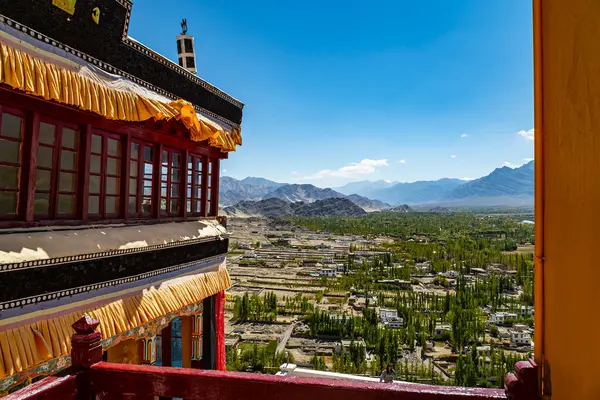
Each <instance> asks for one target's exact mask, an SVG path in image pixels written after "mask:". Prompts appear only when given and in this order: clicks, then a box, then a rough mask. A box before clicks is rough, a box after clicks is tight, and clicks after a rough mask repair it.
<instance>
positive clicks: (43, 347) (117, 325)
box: [0, 266, 231, 379]
mask: <svg viewBox="0 0 600 400" xmlns="http://www.w3.org/2000/svg"><path fill="white" fill-rule="evenodd" d="M230 286H231V280H230V278H229V273H228V272H227V269H226V268H225V267H224V266H221V267H220V268H219V269H218V270H217V271H212V272H207V273H202V274H199V275H194V276H184V277H181V278H176V279H175V280H174V282H172V283H170V284H169V285H168V286H165V287H163V286H159V287H158V289H155V288H151V289H149V290H144V291H143V293H141V294H137V295H133V296H129V297H125V298H121V299H118V300H116V301H112V302H109V303H108V304H104V305H101V306H96V307H94V306H91V307H90V308H87V309H86V308H85V307H84V308H83V309H82V308H80V309H78V310H77V311H69V310H68V309H66V310H49V311H48V312H52V311H54V313H55V314H56V313H57V312H58V313H59V316H50V317H48V318H44V316H43V315H40V316H38V318H36V322H33V323H27V322H24V324H23V325H22V326H18V321H2V322H3V323H4V324H6V322H9V323H11V325H13V326H14V325H17V326H18V327H12V328H11V329H4V330H3V328H2V326H1V325H0V379H2V378H4V377H6V376H11V375H14V374H17V373H20V372H21V371H24V370H27V369H29V368H32V367H34V366H36V365H38V364H40V363H41V362H43V361H46V360H48V359H51V358H57V357H61V356H65V355H68V354H69V353H70V351H71V336H72V335H73V333H74V332H73V329H72V328H71V325H72V324H73V323H75V321H77V320H78V319H79V318H81V316H82V315H84V314H87V315H90V316H92V317H93V318H95V319H97V320H98V321H100V327H99V331H100V332H101V333H102V337H103V339H107V338H110V337H113V336H116V335H118V334H119V333H123V332H126V331H129V330H131V329H134V328H137V327H139V326H141V325H144V324H146V323H148V322H149V321H152V320H155V319H157V318H161V317H163V316H165V315H166V314H168V313H172V312H175V311H177V310H180V309H181V308H183V307H186V306H188V305H190V304H195V303H198V302H200V301H201V300H203V299H205V298H207V297H209V296H212V295H214V294H217V293H219V292H221V291H224V290H226V289H227V288H229V287H230ZM99 300H101V299H99ZM60 308H64V307H60ZM24 318H28V316H27V315H25V316H23V317H21V318H20V319H24Z"/></svg>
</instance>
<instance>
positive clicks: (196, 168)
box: [194, 157, 202, 171]
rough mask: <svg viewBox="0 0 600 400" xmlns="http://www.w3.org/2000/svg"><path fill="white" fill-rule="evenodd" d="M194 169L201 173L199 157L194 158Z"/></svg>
mask: <svg viewBox="0 0 600 400" xmlns="http://www.w3.org/2000/svg"><path fill="white" fill-rule="evenodd" d="M194 164H196V165H194V169H195V170H196V171H202V159H201V158H200V157H194Z"/></svg>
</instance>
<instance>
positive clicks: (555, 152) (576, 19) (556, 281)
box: [534, 0, 600, 400]
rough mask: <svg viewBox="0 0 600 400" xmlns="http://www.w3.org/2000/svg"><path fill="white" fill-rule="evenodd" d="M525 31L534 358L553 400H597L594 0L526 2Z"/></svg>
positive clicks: (599, 120)
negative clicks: (532, 120) (528, 30)
mask: <svg viewBox="0 0 600 400" xmlns="http://www.w3.org/2000/svg"><path fill="white" fill-rule="evenodd" d="M534 32H535V35H534V37H535V64H536V65H535V68H536V69H535V72H536V125H535V128H536V132H535V134H536V135H535V136H536V160H535V162H536V235H537V236H536V247H537V249H536V255H537V256H539V257H543V259H544V262H543V267H542V266H541V264H540V265H539V266H538V268H543V282H542V281H541V279H540V278H541V276H540V275H541V274H539V273H538V274H537V275H536V292H537V293H536V336H535V345H536V360H537V361H538V364H540V363H543V359H542V357H544V358H545V361H546V362H547V364H546V365H547V366H548V367H549V368H548V369H547V370H546V371H545V372H544V376H545V377H547V376H550V378H551V379H550V382H549V383H550V384H551V388H550V389H551V395H552V399H553V400H555V399H556V400H563V399H564V400H567V399H569V400H570V399H577V400H583V399H600V346H599V345H598V343H597V341H598V336H597V335H598V332H600V329H599V328H600V315H599V313H600V257H599V256H600V1H599V0H569V1H567V0H534ZM540 222H541V223H540ZM542 301H543V304H541V302H542ZM538 311H543V312H542V313H539V315H538Z"/></svg>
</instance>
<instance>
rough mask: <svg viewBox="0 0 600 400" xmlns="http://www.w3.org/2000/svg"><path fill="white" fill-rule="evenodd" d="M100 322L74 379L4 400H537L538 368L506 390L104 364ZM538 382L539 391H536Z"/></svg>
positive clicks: (83, 342) (78, 339)
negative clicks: (170, 399) (98, 329)
mask: <svg viewBox="0 0 600 400" xmlns="http://www.w3.org/2000/svg"><path fill="white" fill-rule="evenodd" d="M97 326H98V322H97V321H94V320H92V319H91V318H89V317H83V318H82V319H81V320H79V321H77V322H76V323H75V324H74V325H73V328H74V329H75V330H76V332H77V333H76V334H74V335H73V338H72V344H73V346H72V347H73V349H72V353H71V356H72V364H73V366H72V367H71V371H70V375H67V376H63V377H48V378H45V379H43V380H41V381H39V382H36V383H34V384H32V385H30V386H27V387H26V388H24V389H22V390H20V391H18V392H15V393H12V394H10V395H8V396H7V397H6V398H5V400H16V399H19V400H92V399H102V400H116V399H122V400H124V399H127V400H152V399H154V397H155V396H160V397H166V398H173V397H177V398H183V399H186V400H245V399H248V400H254V399H256V400H281V399H286V400H307V399H328V400H376V399H377V400H386V399H389V400H432V399H445V400H484V399H511V400H533V399H536V398H537V379H538V378H537V370H536V367H535V365H534V364H532V363H527V362H520V363H517V366H516V369H515V374H509V375H508V376H507V379H506V384H507V390H506V391H504V390H499V389H482V388H463V387H455V386H431V385H420V384H412V383H410V384H409V383H406V384H403V383H399V384H393V385H390V384H378V383H371V382H360V381H339V380H329V379H313V378H299V377H280V376H273V375H256V374H248V373H234V372H222V371H202V370H196V369H186V368H170V367H151V366H142V365H129V364H115V363H108V362H102V361H101V359H102V347H101V344H100V339H101V337H100V334H99V333H98V332H96V331H95V329H96V327H97ZM534 383H535V386H534Z"/></svg>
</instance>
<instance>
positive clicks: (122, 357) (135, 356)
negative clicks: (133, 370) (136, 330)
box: [107, 339, 144, 365]
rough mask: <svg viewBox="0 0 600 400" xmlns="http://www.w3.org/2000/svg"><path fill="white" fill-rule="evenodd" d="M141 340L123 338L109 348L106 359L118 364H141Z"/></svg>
mask: <svg viewBox="0 0 600 400" xmlns="http://www.w3.org/2000/svg"><path fill="white" fill-rule="evenodd" d="M143 343H144V341H143V340H132V339H131V340H125V341H123V342H121V343H119V344H118V345H116V346H114V347H111V348H109V349H108V350H107V351H108V354H107V361H108V362H113V363H120V364H137V365H141V364H142V360H143V355H144V353H143V352H142V351H143Z"/></svg>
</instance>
